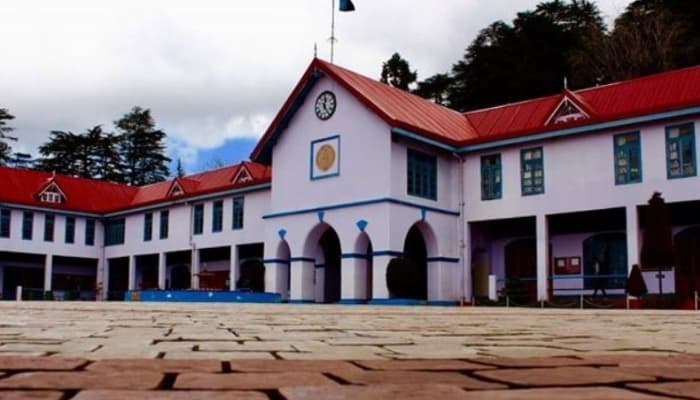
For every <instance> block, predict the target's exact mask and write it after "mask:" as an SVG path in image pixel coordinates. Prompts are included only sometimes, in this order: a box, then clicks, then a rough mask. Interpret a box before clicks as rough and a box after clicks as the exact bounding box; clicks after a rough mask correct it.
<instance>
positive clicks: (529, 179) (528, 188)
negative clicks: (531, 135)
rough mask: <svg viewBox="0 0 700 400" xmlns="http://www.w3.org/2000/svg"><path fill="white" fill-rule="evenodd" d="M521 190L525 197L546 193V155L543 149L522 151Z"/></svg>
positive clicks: (536, 148)
mask: <svg viewBox="0 0 700 400" xmlns="http://www.w3.org/2000/svg"><path fill="white" fill-rule="evenodd" d="M520 190H521V192H522V195H523V196H531V195H533V194H542V193H544V154H543V151H542V147H535V148H531V149H523V150H521V151H520Z"/></svg>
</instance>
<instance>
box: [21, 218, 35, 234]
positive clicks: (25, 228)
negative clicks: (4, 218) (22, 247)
mask: <svg viewBox="0 0 700 400" xmlns="http://www.w3.org/2000/svg"><path fill="white" fill-rule="evenodd" d="M33 231H34V213H32V212H29V211H25V212H24V213H23V214H22V239H23V240H32V233H33Z"/></svg>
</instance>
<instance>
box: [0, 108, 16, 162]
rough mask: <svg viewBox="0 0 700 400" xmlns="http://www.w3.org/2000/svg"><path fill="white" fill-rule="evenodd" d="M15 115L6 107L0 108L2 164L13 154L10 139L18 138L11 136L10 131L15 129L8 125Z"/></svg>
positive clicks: (0, 156)
mask: <svg viewBox="0 0 700 400" xmlns="http://www.w3.org/2000/svg"><path fill="white" fill-rule="evenodd" d="M14 118H15V117H14V115H12V114H10V112H9V111H7V109H5V108H0V165H2V164H5V163H7V162H8V161H9V160H10V155H11V154H12V147H11V146H10V145H9V143H7V141H9V140H14V141H16V140H17V138H16V137H14V136H10V132H12V131H13V130H14V128H12V127H11V126H7V122H6V121H9V120H12V119H14Z"/></svg>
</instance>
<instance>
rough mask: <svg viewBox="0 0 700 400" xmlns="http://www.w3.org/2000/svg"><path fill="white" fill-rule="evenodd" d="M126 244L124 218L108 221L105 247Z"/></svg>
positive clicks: (106, 223)
mask: <svg viewBox="0 0 700 400" xmlns="http://www.w3.org/2000/svg"><path fill="white" fill-rule="evenodd" d="M116 244H124V218H117V219H108V220H107V221H106V222H105V246H113V245H116Z"/></svg>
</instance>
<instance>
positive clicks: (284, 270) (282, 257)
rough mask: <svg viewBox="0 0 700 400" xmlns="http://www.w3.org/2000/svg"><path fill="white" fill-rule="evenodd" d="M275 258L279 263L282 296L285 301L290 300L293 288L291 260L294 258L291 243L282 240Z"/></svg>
mask: <svg viewBox="0 0 700 400" xmlns="http://www.w3.org/2000/svg"><path fill="white" fill-rule="evenodd" d="M275 258H276V259H277V260H279V261H278V263H277V265H278V267H277V273H278V277H277V282H278V285H279V290H280V294H281V295H282V298H283V299H285V300H286V299H289V295H290V293H289V291H290V289H291V287H292V282H291V279H292V274H291V271H290V258H292V251H291V250H290V248H289V243H287V241H286V240H280V242H279V243H278V244H277V251H276V252H275Z"/></svg>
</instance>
